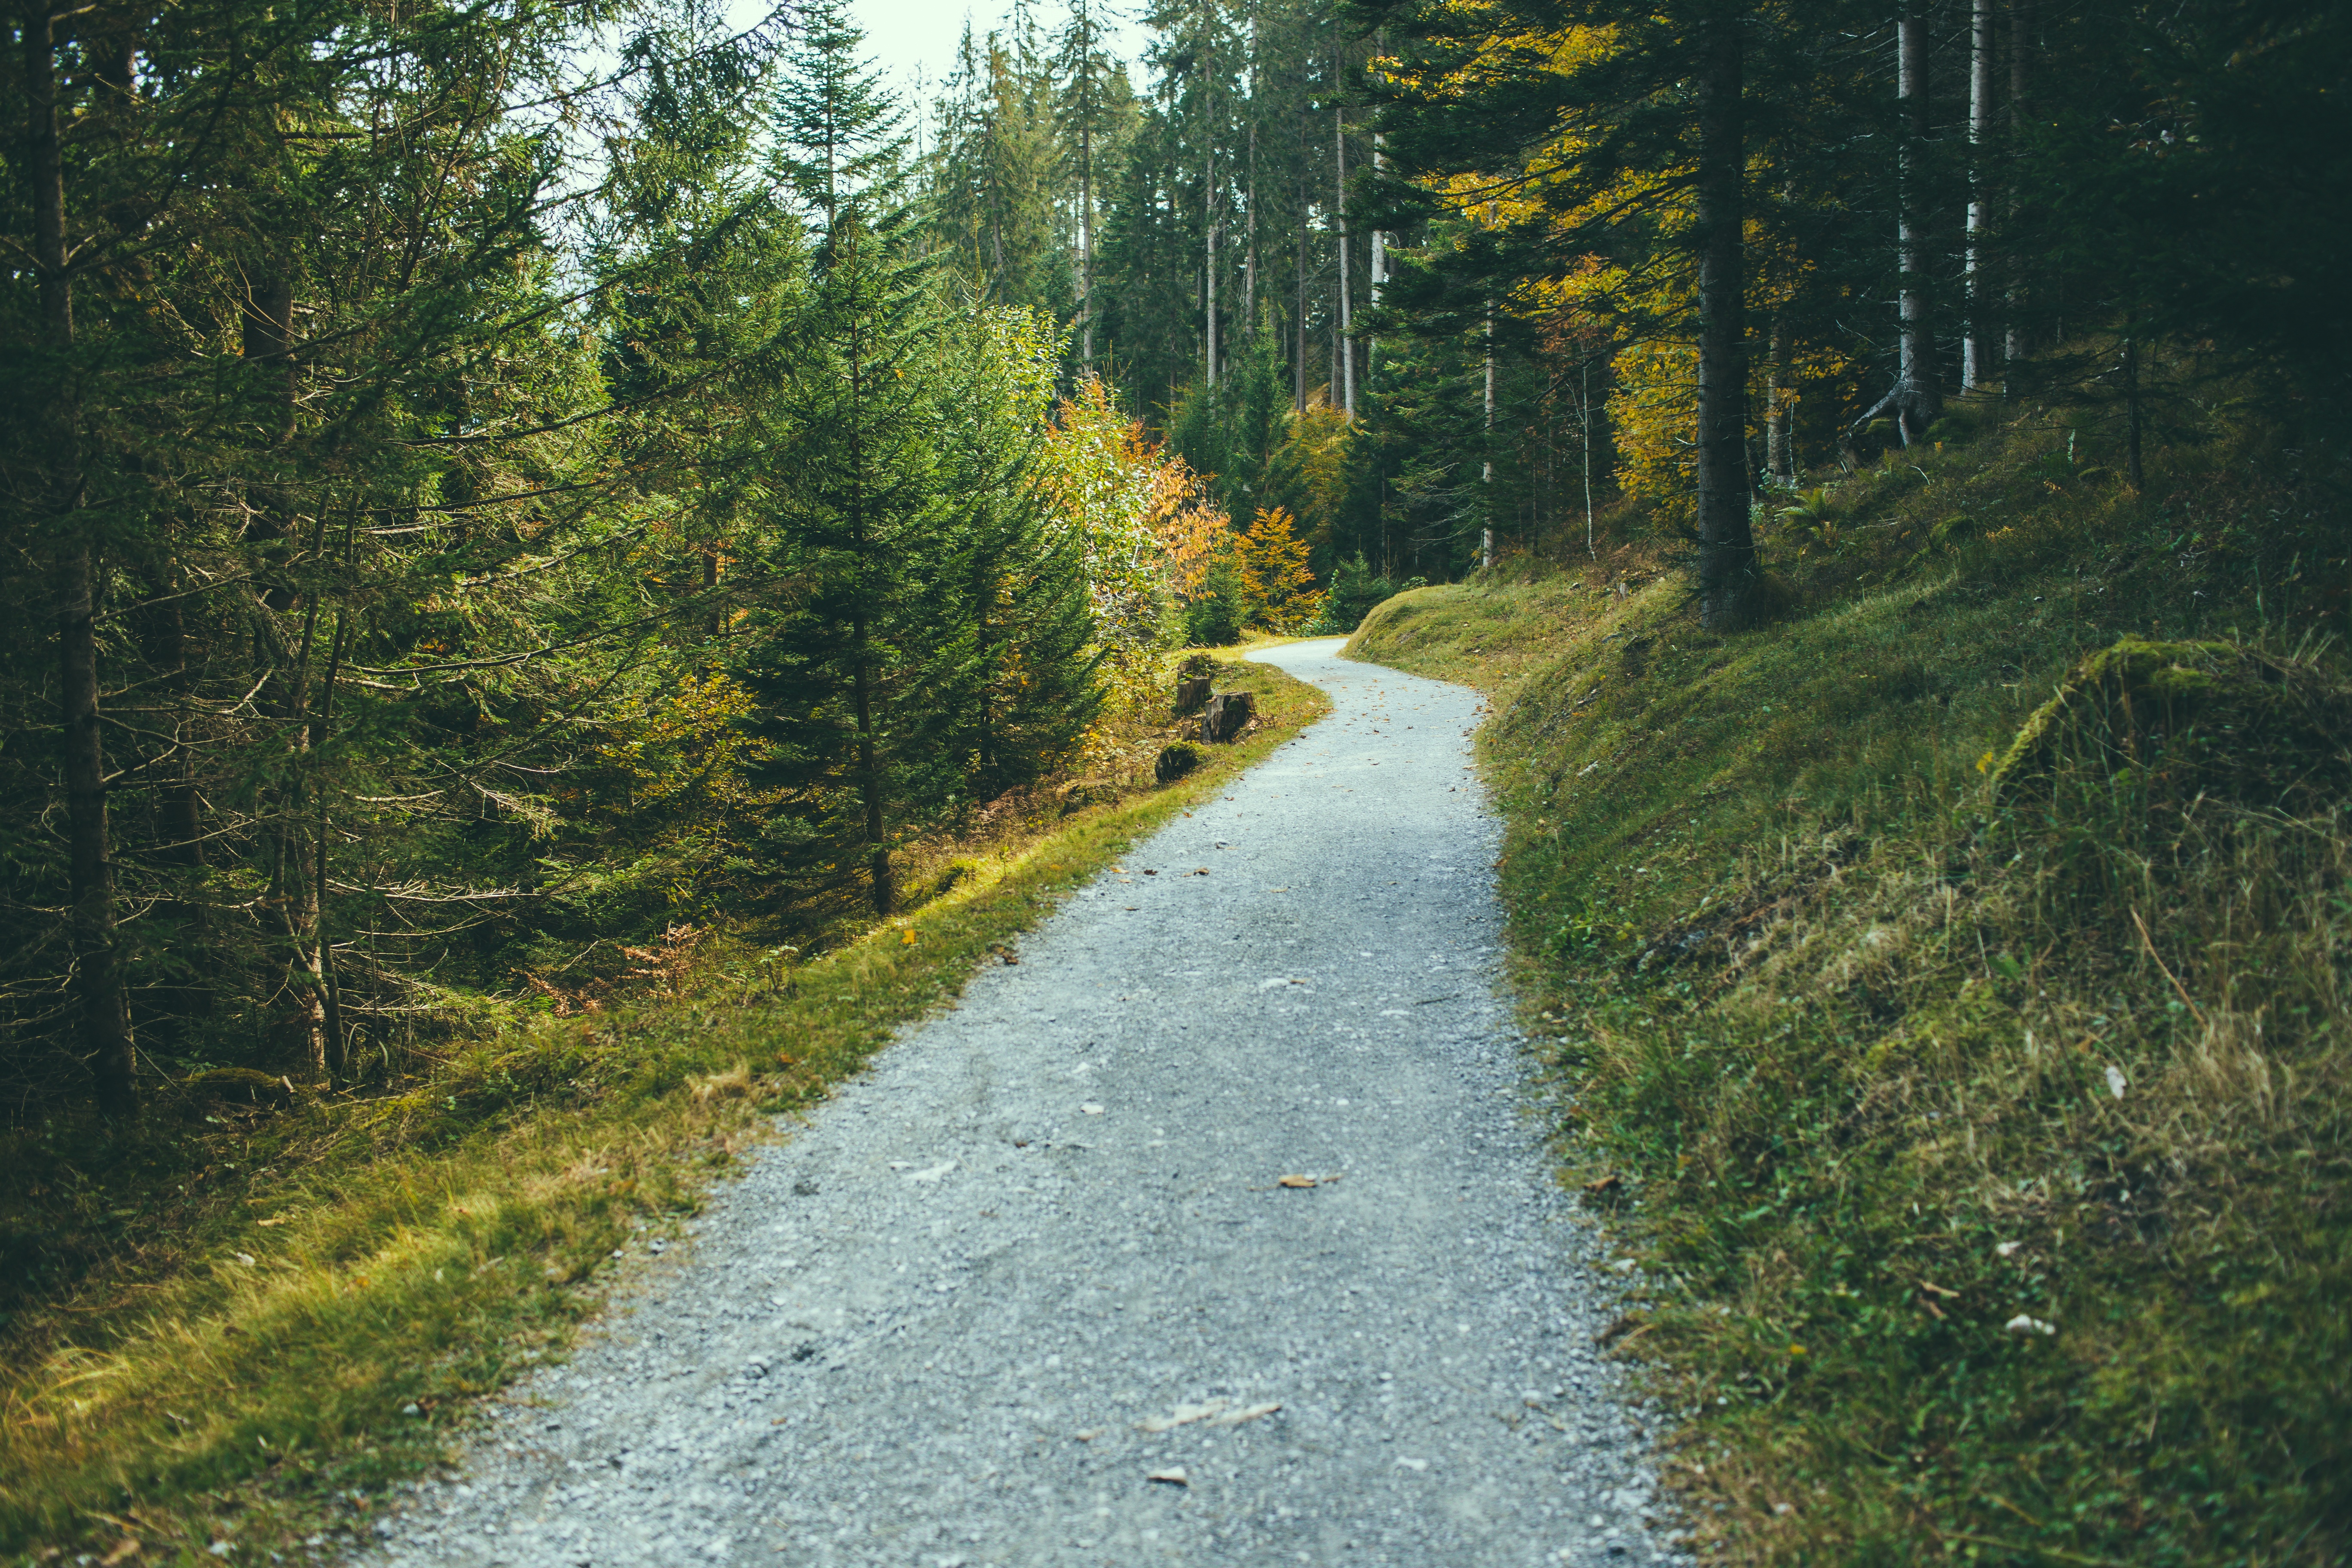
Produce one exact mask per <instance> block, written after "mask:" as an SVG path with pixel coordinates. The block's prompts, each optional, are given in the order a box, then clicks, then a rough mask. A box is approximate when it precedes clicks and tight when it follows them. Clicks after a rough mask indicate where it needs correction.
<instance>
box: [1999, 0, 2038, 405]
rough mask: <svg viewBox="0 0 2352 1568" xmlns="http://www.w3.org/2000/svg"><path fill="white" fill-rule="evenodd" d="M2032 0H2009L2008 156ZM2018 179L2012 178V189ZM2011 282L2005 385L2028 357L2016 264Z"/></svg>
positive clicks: (2016, 136)
mask: <svg viewBox="0 0 2352 1568" xmlns="http://www.w3.org/2000/svg"><path fill="white" fill-rule="evenodd" d="M2032 34H2033V0H2009V148H2008V152H2009V156H2010V157H2011V158H2012V159H2014V158H2015V157H2016V156H2017V150H2018V143H2019V141H2020V139H2021V137H2022V135H2023V134H2024V131H2025V114H2026V107H2027V103H2028V101H2029V99H2028V92H2027V89H2029V88H2030V87H2031V86H2032V82H2031V80H2030V77H2031V74H2032V57H2033V47H2032ZM2015 188H2016V182H2015V180H2014V179H2013V178H2012V179H2011V190H2012V191H2014V190H2015ZM2016 212H2017V202H2016V199H2015V197H2014V196H2012V197H2011V201H2010V213H2011V216H2016ZM2009 275H2010V285H2009V288H2008V289H2006V290H2005V291H2004V293H2003V295H2002V302H2003V305H2004V307H2005V308H2004V309H2003V310H2002V312H2001V313H2002V314H2003V315H2004V316H2006V317H2007V318H2008V323H2007V325H2008V330H2007V331H2006V332H2004V333H2003V334H2002V341H2001V368H2002V371H2003V377H2002V385H2003V386H2004V387H2006V386H2007V385H2008V378H2007V374H2006V373H2007V371H2008V369H2009V367H2010V366H2011V365H2014V364H2016V363H2018V362H2019V361H2021V360H2022V359H2023V358H2024V357H2025V351H2026V342H2025V329H2024V326H2023V324H2022V323H2021V321H2020V319H2019V315H2020V313H2019V310H2018V294H2017V268H2014V267H2012V268H2010V269H2009Z"/></svg>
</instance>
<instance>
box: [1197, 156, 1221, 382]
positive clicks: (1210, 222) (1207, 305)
mask: <svg viewBox="0 0 2352 1568" xmlns="http://www.w3.org/2000/svg"><path fill="white" fill-rule="evenodd" d="M1201 205H1202V213H1201V216H1202V227H1203V228H1205V229H1206V230H1207V231H1208V235H1207V239H1206V247H1207V253H1208V254H1207V258H1206V266H1205V267H1204V268H1203V271H1204V274H1205V285H1206V286H1205V287H1203V288H1202V290H1201V308H1202V314H1203V316H1204V317H1205V318H1206V327H1207V331H1206V332H1205V333H1204V336H1205V338H1206V340H1207V342H1208V346H1209V384H1210V385H1211V386H1214V385H1216V384H1217V229H1218V226H1219V225H1220V223H1221V222H1222V221H1223V217H1224V213H1223V203H1221V202H1219V201H1218V200H1217V155H1216V153H1215V152H1214V151H1212V152H1211V153H1209V178H1208V184H1207V187H1206V189H1205V190H1203V191H1202V200H1201Z"/></svg>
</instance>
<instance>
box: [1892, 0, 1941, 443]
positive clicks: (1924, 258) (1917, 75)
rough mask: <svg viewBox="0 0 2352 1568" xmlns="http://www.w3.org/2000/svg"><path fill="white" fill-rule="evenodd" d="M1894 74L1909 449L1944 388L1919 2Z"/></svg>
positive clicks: (1906, 19)
mask: <svg viewBox="0 0 2352 1568" xmlns="http://www.w3.org/2000/svg"><path fill="white" fill-rule="evenodd" d="M1895 53H1896V74H1897V76H1898V78H1899V79H1900V80H1899V84H1898V91H1899V93H1900V96H1901V98H1902V100H1903V155H1902V167H1901V170H1900V178H1899V180H1898V182H1897V183H1898V184H1899V186H1900V190H1899V193H1898V195H1897V198H1896V199H1897V200H1898V201H1899V202H1900V203H1901V205H1902V209H1903V211H1902V219H1901V232H1900V234H1899V236H1898V240H1899V244H1900V246H1901V249H1902V258H1901V259H1902V267H1903V302H1902V312H1903V348H1902V382H1903V384H1904V386H1905V387H1906V389H1907V393H1908V395H1907V396H1906V398H1905V399H1904V403H1903V405H1902V406H1900V407H1898V409H1897V411H1896V420H1897V423H1898V424H1899V425H1900V426H1901V427H1902V431H1903V441H1904V445H1906V446H1908V445H1910V442H1911V437H1912V436H1913V435H1914V434H1916V431H1915V428H1914V426H1916V430H1917V431H1923V430H1925V429H1926V428H1927V425H1928V423H1929V422H1930V421H1932V420H1933V419H1934V418H1935V416H1937V414H1939V413H1941V412H1942V409H1943V387H1942V382H1941V377H1940V375H1939V373H1938V371H1937V364H1936V323H1935V315H1934V309H1933V306H1932V304H1931V302H1930V300H1929V299H1928V292H1927V291H1928V288H1929V281H1928V267H1929V258H1928V254H1927V251H1928V246H1929V244H1930V243H1931V241H1930V237H1929V235H1928V232H1927V210H1926V209H1927V172H1926V170H1925V169H1924V168H1922V166H1921V165H1922V163H1924V162H1925V153H1926V148H1927V12H1926V9H1925V6H1924V4H1923V0H1904V5H1903V17H1902V20H1901V21H1900V22H1899V23H1898V24H1897V25H1896V28H1895Z"/></svg>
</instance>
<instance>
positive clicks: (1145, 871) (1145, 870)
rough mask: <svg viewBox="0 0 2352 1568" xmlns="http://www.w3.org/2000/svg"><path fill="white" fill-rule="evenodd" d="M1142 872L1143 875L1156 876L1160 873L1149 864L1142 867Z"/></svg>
mask: <svg viewBox="0 0 2352 1568" xmlns="http://www.w3.org/2000/svg"><path fill="white" fill-rule="evenodd" d="M1143 874H1144V875H1145V876H1147V877H1157V876H1158V875H1160V873H1159V872H1157V871H1155V870H1153V869H1152V868H1150V867H1149V866H1146V867H1145V868H1143Z"/></svg>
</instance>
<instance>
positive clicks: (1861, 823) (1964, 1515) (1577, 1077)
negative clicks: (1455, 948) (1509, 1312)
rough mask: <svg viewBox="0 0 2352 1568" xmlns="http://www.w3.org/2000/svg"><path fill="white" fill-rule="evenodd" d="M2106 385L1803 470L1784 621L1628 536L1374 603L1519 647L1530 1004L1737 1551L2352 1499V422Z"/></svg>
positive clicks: (2227, 1543)
mask: <svg viewBox="0 0 2352 1568" xmlns="http://www.w3.org/2000/svg"><path fill="white" fill-rule="evenodd" d="M2097 436H2098V432H2096V431H2095V430H2091V431H2085V430H2083V429H2080V428H2075V429H2069V428H2067V427H2065V426H2063V425H2060V424H2057V423H2055V422H2053V421H2045V420H2041V419H2035V418H2026V419H2022V420H2020V421H2019V422H2017V423H2015V424H2013V425H2009V426H1997V427H1996V426H1988V427H1987V428H1985V429H1984V430H1983V431H1981V432H1979V433H1973V434H1971V433H1968V432H1958V433H1955V434H1953V436H1952V437H1951V438H1950V439H1949V440H1948V442H1947V443H1946V445H1945V446H1943V447H1938V448H1937V450H1936V451H1935V452H1934V453H1933V454H1929V453H1925V452H1920V453H1916V454H1914V456H1915V457H1916V461H1911V460H1904V461H1901V462H1900V463H1899V464H1898V463H1896V462H1895V461H1892V460H1890V461H1889V462H1888V463H1886V464H1885V466H1884V467H1883V468H1881V469H1880V470H1879V471H1877V472H1874V473H1873V472H1865V473H1863V474H1859V475H1856V476H1854V477H1853V478H1852V479H1848V480H1847V481H1846V482H1845V483H1844V484H1843V485H1841V486H1839V487H1838V488H1837V489H1834V490H1833V491H1831V492H1828V493H1824V494H1816V495H1813V496H1811V497H1808V498H1804V500H1803V501H1802V503H1801V512H1802V513H1803V514H1804V515H1801V516H1799V517H1797V518H1793V519H1790V521H1789V522H1788V524H1787V525H1786V526H1784V527H1781V528H1779V529H1777V530H1775V531H1772V532H1771V533H1769V534H1768V536H1767V540H1768V546H1767V547H1768V552H1769V559H1770V560H1771V562H1772V563H1773V566H1774V569H1775V571H1776V572H1777V573H1778V574H1779V578H1780V586H1781V588H1782V590H1783V591H1784V592H1785V594H1786V595H1787V597H1788V599H1789V601H1790V606H1791V607H1790V609H1789V611H1788V612H1787V613H1786V614H1785V615H1784V616H1782V617H1781V618H1780V620H1779V621H1778V622H1777V624H1774V625H1772V626H1767V627H1763V628H1760V629H1757V630H1752V631H1747V632H1741V633H1738V634H1735V635H1729V636H1715V635H1709V634H1706V633H1704V632H1702V631H1701V630H1700V629H1699V628H1698V626H1696V622H1695V620H1694V619H1693V618H1692V616H1691V614H1690V610H1689V605H1688V602H1687V599H1686V597H1685V593H1686V590H1685V586H1684V582H1683V579H1682V578H1681V577H1679V576H1678V575H1677V574H1675V573H1674V572H1672V571H1671V570H1669V569H1668V567H1669V565H1670V563H1668V562H1667V561H1666V559H1665V558H1664V552H1663V551H1662V550H1660V549H1657V548H1654V547H1649V546H1622V545H1621V546H1620V547H1618V548H1617V549H1616V550H1614V552H1612V553H1608V554H1605V555H1603V556H1601V557H1599V558H1597V559H1594V560H1592V561H1591V562H1588V563H1578V564H1576V565H1573V566H1565V567H1559V568H1545V569H1515V570H1513V571H1510V572H1501V571H1498V572H1496V573H1493V574H1489V575H1488V578H1487V580H1486V581H1483V582H1480V583H1476V584H1466V585H1460V586H1455V587H1449V588H1433V589H1427V590H1423V591H1421V592H1417V593H1412V594H1408V595H1402V596H1400V597H1399V598H1397V599H1395V600H1391V601H1390V602H1389V603H1388V604H1387V605H1384V606H1382V607H1381V609H1380V610H1379V611H1377V612H1376V613H1375V614H1374V615H1373V616H1371V617H1370V619H1369V620H1368V621H1367V622H1366V624H1365V626H1364V627H1363V628H1362V629H1361V630H1360V632H1359V634H1358V635H1357V637H1356V638H1355V639H1354V641H1353V643H1352V645H1351V651H1353V652H1354V653H1355V654H1356V655H1357V656H1358V657H1361V658H1371V659H1375V660H1380V661H1382V662H1387V663H1391V664H1394V665H1397V666H1399V667H1401V668H1407V669H1411V670H1414V671H1418V672H1422V673H1427V674H1433V675H1438V676H1442V677H1444V678H1447V679H1457V680H1465V681H1467V682H1469V683H1471V684H1474V685H1477V686H1479V687H1481V688H1482V689H1486V690H1487V691H1488V692H1489V694H1490V695H1491V696H1492V697H1494V698H1495V700H1496V718H1495V719H1494V720H1493V721H1490V723H1489V724H1488V725H1487V726H1486V730H1485V731H1483V732H1482V736H1481V742H1480V743H1481V746H1482V748H1483V753H1484V758H1485V762H1486V765H1487V767H1488V769H1489V770H1490V774H1491V776H1492V778H1493V780H1494V782H1495V784H1496V786H1497V789H1498V791H1499V795H1500V800H1501V804H1502V805H1503V807H1504V809H1505V810H1506V812H1507V816H1508V819H1509V837H1508V841H1507V854H1506V858H1505V861H1504V869H1503V878H1504V888H1505V892H1506V896H1507V901H1508V905H1509V910H1510V918H1511V921H1512V940H1513V945H1514V951H1515V953H1516V955H1517V966H1518V972H1519V974H1520V977H1521V979H1522V980H1523V982H1524V985H1525V996H1526V998H1527V1007H1528V1016H1529V1021H1530V1023H1531V1025H1532V1026H1533V1027H1534V1028H1535V1029H1536V1030H1537V1032H1538V1034H1539V1035H1541V1036H1542V1037H1544V1038H1545V1039H1546V1041H1547V1049H1548V1052H1549V1057H1550V1059H1551V1060H1552V1062H1553V1064H1554V1066H1555V1067H1556V1068H1557V1076H1558V1081H1557V1089H1558V1095H1559V1098H1558V1100H1557V1107H1558V1116H1559V1130H1560V1133H1561V1138H1562V1147H1563V1148H1564V1149H1565V1150H1566V1151H1567V1152H1568V1157H1569V1160H1570V1165H1571V1167H1572V1168H1573V1169H1574V1172H1575V1174H1576V1177H1577V1179H1578V1180H1580V1181H1581V1182H1584V1183H1586V1184H1588V1186H1587V1190H1588V1192H1590V1193H1591V1200H1590V1201H1591V1202H1592V1203H1594V1204H1596V1205H1608V1206H1610V1207H1611V1208H1612V1209H1613V1210H1614V1212H1615V1215H1616V1221H1615V1223H1616V1224H1617V1225H1618V1226H1619V1229H1620V1235H1621V1236H1622V1238H1623V1240H1624V1242H1625V1243H1626V1245H1627V1247H1629V1248H1630V1249H1631V1250H1632V1251H1633V1252H1634V1253H1635V1254H1636V1255H1638V1256H1639V1257H1641V1258H1643V1261H1644V1263H1645V1266H1646V1272H1645V1274H1644V1278H1645V1279H1647V1280H1648V1281H1649V1293H1648V1299H1647V1304H1646V1306H1645V1307H1644V1309H1643V1311H1642V1312H1640V1313H1639V1314H1637V1315H1636V1321H1634V1322H1633V1323H1632V1324H1629V1325H1627V1329H1628V1330H1629V1331H1627V1332H1625V1333H1624V1334H1623V1335H1622V1338H1621V1339H1619V1340H1618V1343H1619V1344H1620V1345H1621V1346H1622V1348H1623V1349H1624V1351H1625V1352H1626V1353H1629V1354H1633V1355H1636V1356H1639V1357H1642V1358H1643V1359H1644V1360H1646V1361H1647V1362H1648V1363H1649V1364H1650V1365H1651V1367H1652V1368H1653V1369H1654V1373H1655V1374H1656V1376H1657V1378H1658V1379H1659V1382H1660V1384H1661V1386H1662V1388H1663V1389H1664V1391H1665V1393H1666V1394H1667V1396H1668V1397H1669V1398H1671V1399H1672V1400H1674V1401H1675V1403H1676V1404H1677V1405H1678V1407H1679V1408H1680V1409H1681V1410H1682V1411H1683V1412H1684V1413H1685V1415H1686V1418H1687V1420H1686V1425H1685V1427H1684V1429H1683V1430H1682V1432H1681V1434H1680V1436H1679V1437H1678V1439H1677V1447H1676V1458H1677V1464H1676V1467H1675V1472H1674V1473H1675V1481H1676V1484H1677V1485H1678V1487H1679V1489H1680V1493H1681V1498H1682V1500H1683V1503H1684V1505H1685V1514H1686V1523H1687V1524H1688V1525H1689V1526H1690V1527H1691V1528H1692V1529H1693V1531H1694V1533H1695V1535H1696V1539H1697V1540H1698V1542H1699V1543H1700V1544H1701V1546H1702V1548H1703V1549H1704V1550H1706V1552H1709V1553H1711V1554H1713V1555H1714V1556H1715V1557H1716V1558H1717V1559H1718V1560H1725V1561H1738V1562H1743V1563H1804V1564H1809V1565H1819V1564H1827V1563H1857V1564H1859V1563H1887V1562H1895V1561H1902V1560H1905V1559H1906V1558H1909V1559H1916V1558H1918V1557H1920V1556H1922V1555H1924V1556H1926V1557H1928V1558H1931V1559H1939V1560H1940V1559H1944V1558H1951V1559H1953V1560H1965V1561H1969V1562H1978V1563H2014V1564H2021V1565H2022V1564H2029V1563H2134V1564H2152V1563H2262V1564H2288V1563H2297V1564H2301V1563H2309V1564H2319V1563H2341V1562H2343V1561H2345V1559H2346V1555H2347V1552H2352V1313H2347V1311H2346V1310H2345V1306H2344V1304H2345V1303H2346V1302H2347V1300H2352V1120H2347V1089H2352V1070H2347V1068H2352V1038H2347V1026H2352V1017H2347V985H2346V982H2347V978H2352V900H2347V894H2346V891H2345V889H2347V885H2352V881H2347V879H2352V823H2348V822H2347V817H2346V805H2347V786H2352V757H2347V752H2346V750H2345V746H2346V742H2347V736H2352V702H2347V691H2352V688H2347V681H2346V672H2345V668H2344V660H2343V658H2342V655H2341V651H2340V647H2337V646H2331V644H2330V642H2329V641H2328V638H2329V637H2331V636H2332V637H2340V636H2341V635H2342V634H2343V632H2344V631H2345V629H2346V627H2345V625H2344V603H2345V600H2344V594H2343V586H2344V584H2345V583H2346V581H2347V561H2346V559H2345V557H2346V553H2347V551H2346V543H2345V541H2346V538H2347V526H2346V520H2345V518H2344V515H2343V511H2342V501H2341V500H2340V498H2341V497H2342V495H2343V494H2344V493H2345V492H2344V489H2343V479H2344V478H2345V475H2344V472H2343V468H2342V464H2341V460H2340V458H2328V459H2327V460H2326V461H2325V462H2323V461H2322V460H2321V456H2320V455H2319V454H2316V453H2315V452H2313V451H2311V450H2309V449H2304V448H2294V447H2289V446H2287V445H2285V444H2283V443H2275V442H2273V443H2269V444H2266V443H2265V442H2264V440H2263V438H2262V437H2260V436H2259V435H2258V434H2248V433H2244V432H2241V433H2238V434H2237V435H2235V436H2231V435H2230V434H2228V433H2225V432H2216V433H2214V434H2212V435H2211V436H2210V437H2209V438H2208V439H2207V440H2206V441H2205V443H2204V444H2203V445H2201V446H2199V447H2189V448H2186V449H2183V450H2179V451H2175V452H2173V453H2170V454H2168V455H2167V456H2166V457H2165V458H2163V459H2162V460H2161V461H2160V462H2159V463H2158V465H2157V467H2155V468H2152V469H2151V471H2150V473H2149V475H2148V479H2147V485H2146V488H2145V490H2144V492H2134V491H2132V490H2130V489H2126V488H2124V487H2123V486H2121V485H2120V484H2119V483H2118V482H2117V481H2116V479H2115V478H2114V476H2113V475H2112V474H2109V473H2107V472H2106V471H2105V469H2103V468H2100V467H2098V466H2097V453H2098V450H2099V442H2098V440H2097ZM2263 475H2273V476H2280V477H2279V478H2277V479H2274V480H2263V479H2259V478H2255V477H2252V476H2263ZM2131 634H2137V636H2139V637H2159V638H2164V639H2169V640H2168V641H2167V642H2165V643H2163V644H2162V645H2160V646H2158V647H2152V648H2151V647H2129V646H2127V647H2124V648H2122V649H2121V650H2120V651H2116V644H2117V640H2118V639H2119V638H2122V637H2126V635H2131Z"/></svg>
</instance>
